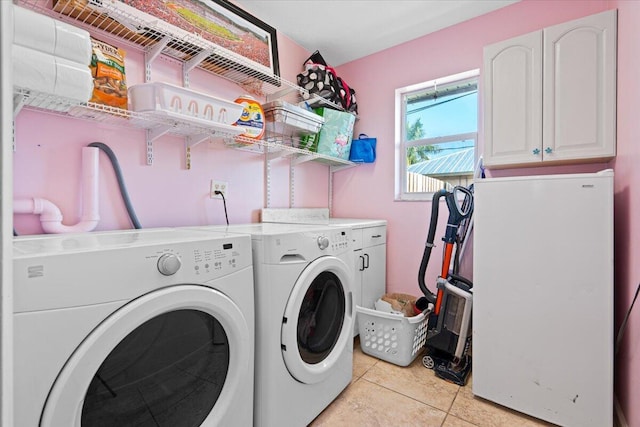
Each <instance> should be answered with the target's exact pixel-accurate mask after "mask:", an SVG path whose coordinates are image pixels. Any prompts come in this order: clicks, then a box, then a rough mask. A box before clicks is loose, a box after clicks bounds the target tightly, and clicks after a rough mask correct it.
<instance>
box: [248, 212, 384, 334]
mask: <svg viewBox="0 0 640 427" xmlns="http://www.w3.org/2000/svg"><path fill="white" fill-rule="evenodd" d="M261 217H262V222H263V223H276V224H316V225H328V226H333V227H349V228H351V232H352V234H351V235H352V237H353V240H352V243H353V244H352V249H353V250H354V251H355V256H354V262H355V264H354V267H353V268H354V275H355V277H358V275H360V274H361V273H362V272H364V271H365V270H367V273H368V274H367V276H366V277H367V279H368V280H367V281H366V282H365V281H363V280H355V286H354V289H353V295H354V298H353V299H354V301H355V302H356V305H359V306H362V307H367V308H374V303H375V301H377V300H378V299H379V298H380V297H381V296H382V295H383V294H384V293H385V291H386V272H387V269H386V242H387V236H386V235H387V221H386V220H384V219H357V218H329V209H327V208H264V209H262V215H261ZM372 247H377V248H376V249H375V250H374V251H375V252H372ZM363 249H364V251H363ZM370 252H371V253H370ZM370 255H371V257H372V259H370ZM374 256H376V257H377V258H376V259H375V260H373V257H374ZM370 261H371V262H370ZM370 269H371V270H370ZM353 326H354V328H353V336H354V337H355V336H356V335H358V333H359V331H358V322H357V321H356V322H354V325H353Z"/></svg>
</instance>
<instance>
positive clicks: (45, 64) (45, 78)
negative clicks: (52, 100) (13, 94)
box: [12, 45, 56, 93]
mask: <svg viewBox="0 0 640 427" xmlns="http://www.w3.org/2000/svg"><path fill="white" fill-rule="evenodd" d="M12 55H13V83H14V85H15V86H17V87H21V88H25V89H31V90H35V91H38V92H43V93H53V92H54V89H55V84H56V60H55V57H54V56H53V55H48V54H46V53H42V52H39V51H37V50H33V49H29V48H26V47H24V46H19V45H13V52H12Z"/></svg>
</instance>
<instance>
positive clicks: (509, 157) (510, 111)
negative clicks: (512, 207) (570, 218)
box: [484, 31, 542, 166]
mask: <svg viewBox="0 0 640 427" xmlns="http://www.w3.org/2000/svg"><path fill="white" fill-rule="evenodd" d="M484 135H485V140H484V164H485V165H486V166H499V165H510V164H523V163H537V162H540V161H541V160H542V151H541V146H542V31H536V32H534V33H530V34H525V35H523V36H520V37H515V38H512V39H509V40H506V41H503V42H500V43H496V44H493V45H489V46H486V47H485V48H484Z"/></svg>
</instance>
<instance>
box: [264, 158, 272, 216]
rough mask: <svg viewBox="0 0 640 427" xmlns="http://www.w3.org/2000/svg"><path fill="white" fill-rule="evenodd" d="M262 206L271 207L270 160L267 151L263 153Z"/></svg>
mask: <svg viewBox="0 0 640 427" xmlns="http://www.w3.org/2000/svg"><path fill="white" fill-rule="evenodd" d="M264 207H265V208H270V207H271V161H270V160H269V153H267V152H265V154H264Z"/></svg>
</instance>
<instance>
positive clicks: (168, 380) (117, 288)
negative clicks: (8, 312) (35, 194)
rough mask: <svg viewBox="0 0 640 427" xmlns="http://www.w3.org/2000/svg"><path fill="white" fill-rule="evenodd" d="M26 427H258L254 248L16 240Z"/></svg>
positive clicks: (181, 233)
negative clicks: (255, 421)
mask: <svg viewBox="0 0 640 427" xmlns="http://www.w3.org/2000/svg"><path fill="white" fill-rule="evenodd" d="M13 250H14V299H15V301H14V331H15V332H14V367H15V368H14V384H15V385H14V402H15V403H14V416H15V425H16V426H25V427H27V426H42V427H62V426H64V427H73V426H81V425H82V426H107V425H108V426H118V427H121V426H133V425H135V426H140V425H150V426H171V427H178V426H199V425H202V426H207V427H208V426H231V425H233V426H251V425H252V424H253V417H252V409H253V377H254V375H253V373H254V364H253V355H254V312H253V308H254V298H253V269H252V259H251V239H250V237H249V236H242V235H236V234H233V235H231V234H216V233H211V234H204V233H201V232H194V231H186V230H173V229H155V230H152V229H150V230H135V231H125V232H103V233H86V234H74V235H56V236H37V237H18V238H16V239H15V240H14V245H13Z"/></svg>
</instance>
